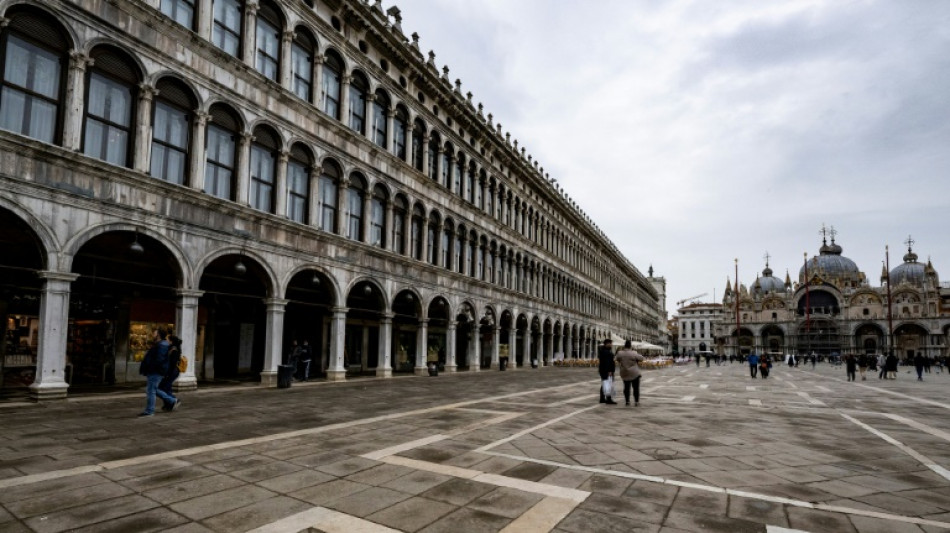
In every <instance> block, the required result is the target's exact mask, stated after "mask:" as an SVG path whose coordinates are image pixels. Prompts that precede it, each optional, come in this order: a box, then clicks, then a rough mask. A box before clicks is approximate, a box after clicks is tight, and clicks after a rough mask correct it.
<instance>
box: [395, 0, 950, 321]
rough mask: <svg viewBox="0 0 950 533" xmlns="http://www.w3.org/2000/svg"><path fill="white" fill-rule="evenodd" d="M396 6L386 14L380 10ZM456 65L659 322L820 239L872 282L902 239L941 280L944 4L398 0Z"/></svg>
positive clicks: (949, 34)
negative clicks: (653, 307) (635, 271)
mask: <svg viewBox="0 0 950 533" xmlns="http://www.w3.org/2000/svg"><path fill="white" fill-rule="evenodd" d="M390 5H392V3H391V2H386V3H385V4H384V7H387V8H388V7H389V6H390ZM397 5H398V6H399V8H400V9H401V10H402V14H403V25H402V26H403V30H404V31H405V32H406V34H407V35H408V34H411V33H412V32H418V33H419V34H420V36H421V39H420V45H421V47H422V51H423V53H427V52H428V51H429V50H434V51H435V53H436V63H437V65H438V66H439V67H440V69H441V67H442V65H448V66H449V68H450V69H451V72H450V77H451V79H452V80H455V79H456V78H459V79H461V80H462V92H463V93H464V92H467V91H472V93H474V97H473V100H474V101H475V102H483V103H484V104H485V112H486V113H489V112H490V113H492V114H493V115H494V117H495V121H496V122H501V123H502V124H503V126H504V129H505V130H506V131H510V132H511V134H512V137H513V138H514V139H518V140H519V144H520V145H522V146H525V147H526V148H527V152H528V153H530V154H532V155H533V156H534V157H535V158H536V159H537V160H539V161H540V164H541V166H543V167H544V169H545V171H546V172H548V173H550V175H551V177H552V178H555V179H557V180H558V182H559V183H560V184H561V185H563V187H564V188H565V189H566V191H567V192H568V193H569V195H570V196H571V197H572V198H573V199H574V200H575V201H577V203H578V204H579V205H580V206H581V207H582V208H583V209H584V211H586V212H587V213H588V214H589V215H590V216H591V217H592V218H593V219H594V221H595V222H596V224H597V225H598V226H600V228H601V229H602V230H603V231H604V232H605V233H606V234H607V235H608V236H609V237H610V239H611V240H613V242H614V243H615V244H616V245H617V247H618V248H619V249H620V250H621V251H622V252H623V253H624V254H625V255H626V256H627V257H628V258H629V259H630V260H631V261H632V262H633V263H634V264H635V265H636V266H637V267H638V268H639V269H640V270H641V271H642V272H644V273H646V271H647V268H648V267H649V266H650V265H653V268H654V270H655V271H656V275H658V276H664V277H665V278H666V280H667V293H668V296H667V307H668V309H669V311H670V316H672V315H673V314H674V313H675V306H676V301H677V300H681V299H684V298H688V297H690V296H694V295H698V294H701V293H708V294H707V296H705V297H703V298H701V299H700V300H697V301H707V302H709V301H712V299H713V295H714V294H715V298H716V300H717V301H721V299H722V293H723V289H724V288H725V284H726V279H727V278H729V279H734V272H735V263H734V259H738V260H739V279H740V281H741V282H742V283H744V284H746V285H747V286H751V284H752V283H753V282H754V281H755V277H756V274H757V273H760V272H761V271H762V269H763V268H764V266H765V265H764V262H765V260H764V258H763V256H764V255H765V254H766V252H768V253H769V255H770V256H771V259H770V264H771V267H772V269H773V270H774V271H775V275H776V276H779V277H780V278H783V279H784V277H785V271H786V269H788V271H789V272H790V273H791V275H792V278H793V281H794V280H795V279H796V277H797V274H798V269H799V268H800V267H801V265H802V262H803V259H804V257H803V254H804V252H808V254H809V256H812V255H815V254H817V253H818V248H819V247H820V246H821V236H820V234H819V230H820V229H821V227H822V224H827V225H829V226H834V227H835V229H836V230H837V232H838V237H837V243H838V244H839V245H841V246H842V247H843V248H844V253H843V255H844V256H846V257H849V258H851V259H852V260H854V261H855V262H856V263H857V264H858V267H859V268H861V270H863V271H864V272H865V273H866V274H867V275H868V278H869V279H870V280H871V284H872V286H879V285H880V281H879V278H880V272H881V267H882V262H883V260H884V247H885V245H886V244H889V245H890V249H891V254H890V260H891V268H894V267H895V266H896V265H898V264H900V263H901V261H902V257H903V254H904V253H905V251H906V245H905V244H903V241H905V240H906V239H907V237H908V235H912V236H913V238H914V240H915V241H916V244H915V245H914V251H915V252H916V253H917V254H918V255H919V256H920V260H921V261H926V260H927V258H928V257H930V258H931V259H932V260H933V264H934V266H935V268H936V269H937V272H938V273H941V274H943V275H944V279H947V280H950V236H948V231H950V223H948V222H950V196H948V192H950V179H948V177H950V176H948V170H950V2H947V1H941V0H932V1H916V0H899V1H881V2H876V1H861V0H854V1H846V0H834V1H832V0H828V1H798V2H778V1H770V2H763V1H761V0H750V1H741V0H736V1H725V0H716V1H714V2H710V1H708V0H696V1H674V0H477V1H471V0H400V1H399V2H398V4H397Z"/></svg>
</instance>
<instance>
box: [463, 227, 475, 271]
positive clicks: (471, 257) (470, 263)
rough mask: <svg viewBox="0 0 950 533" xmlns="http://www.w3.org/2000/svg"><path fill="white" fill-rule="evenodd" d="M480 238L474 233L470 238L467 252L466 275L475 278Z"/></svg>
mask: <svg viewBox="0 0 950 533" xmlns="http://www.w3.org/2000/svg"><path fill="white" fill-rule="evenodd" d="M476 254H478V236H477V235H476V234H475V232H474V231H472V232H471V233H470V234H469V236H468V250H466V251H465V273H466V274H468V275H469V276H471V277H473V278H474V277H475V273H476V268H477V256H476Z"/></svg>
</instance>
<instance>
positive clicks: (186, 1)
mask: <svg viewBox="0 0 950 533" xmlns="http://www.w3.org/2000/svg"><path fill="white" fill-rule="evenodd" d="M161 9H162V14H163V15H165V16H166V17H168V18H170V19H172V20H174V21H175V22H177V23H179V24H181V25H182V26H184V27H186V28H188V29H189V30H194V29H195V2H194V0H162V7H161Z"/></svg>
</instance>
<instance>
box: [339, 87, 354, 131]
mask: <svg viewBox="0 0 950 533" xmlns="http://www.w3.org/2000/svg"><path fill="white" fill-rule="evenodd" d="M352 81H353V76H350V75H344V76H343V77H342V79H341V80H340V121H341V122H343V125H344V126H346V127H347V128H349V127H350V83H351V82H352Z"/></svg>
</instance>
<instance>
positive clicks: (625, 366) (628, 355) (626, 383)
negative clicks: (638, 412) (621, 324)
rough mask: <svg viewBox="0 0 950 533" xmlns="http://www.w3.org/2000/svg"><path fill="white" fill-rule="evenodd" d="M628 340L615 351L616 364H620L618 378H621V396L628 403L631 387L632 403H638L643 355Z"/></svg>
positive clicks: (635, 404)
mask: <svg viewBox="0 0 950 533" xmlns="http://www.w3.org/2000/svg"><path fill="white" fill-rule="evenodd" d="M632 346H633V345H632V344H631V343H630V341H627V342H625V343H624V344H623V349H622V350H620V351H619V352H617V364H618V365H620V379H622V380H623V398H624V400H626V401H627V405H630V387H633V405H634V406H637V405H640V361H643V360H644V357H643V356H642V355H640V354H638V353H637V352H636V351H635V350H634V349H633V347H632Z"/></svg>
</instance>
